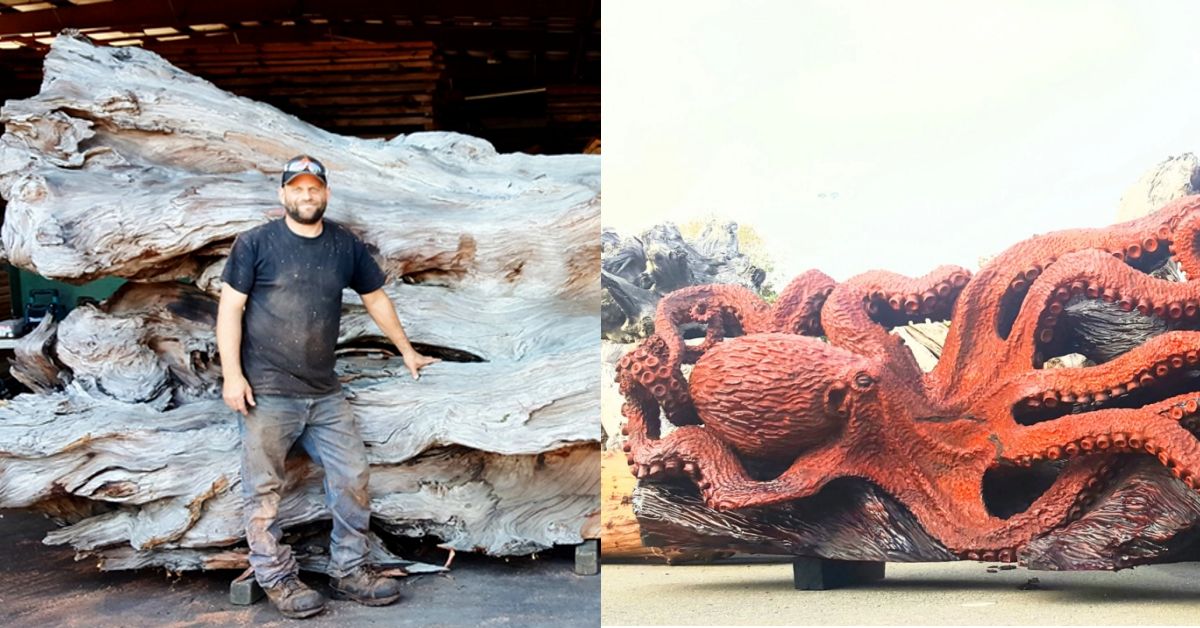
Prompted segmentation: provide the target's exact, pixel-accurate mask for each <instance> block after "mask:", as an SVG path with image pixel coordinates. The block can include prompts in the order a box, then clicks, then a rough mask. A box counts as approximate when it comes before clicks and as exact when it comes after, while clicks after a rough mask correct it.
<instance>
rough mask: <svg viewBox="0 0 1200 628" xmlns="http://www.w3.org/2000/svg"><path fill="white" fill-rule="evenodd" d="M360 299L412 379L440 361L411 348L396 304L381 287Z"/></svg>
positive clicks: (418, 376)
mask: <svg viewBox="0 0 1200 628" xmlns="http://www.w3.org/2000/svg"><path fill="white" fill-rule="evenodd" d="M362 301H363V305H365V306H366V308H367V314H370V315H371V319H372V320H374V321H375V324H376V325H379V329H380V330H382V331H383V333H384V335H385V336H387V337H388V340H391V341H392V344H394V345H396V348H397V349H399V350H400V355H401V356H402V357H403V358H404V365H405V366H407V367H408V371H409V372H410V373H412V376H413V379H421V374H420V371H421V369H423V368H425V367H426V366H428V365H430V364H433V363H434V362H440V361H441V360H439V359H437V358H430V357H426V356H423V355H421V354H420V353H417V350H416V349H413V346H412V344H410V343H409V342H408V336H407V335H406V334H405V333H404V326H403V325H401V324H400V317H399V316H396V306H395V305H393V304H392V300H391V299H389V298H388V295H387V293H386V292H384V291H383V288H380V289H378V290H376V291H374V292H368V293H366V294H364V295H362Z"/></svg>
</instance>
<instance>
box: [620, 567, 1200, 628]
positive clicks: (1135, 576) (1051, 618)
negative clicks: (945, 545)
mask: <svg viewBox="0 0 1200 628" xmlns="http://www.w3.org/2000/svg"><path fill="white" fill-rule="evenodd" d="M987 567H988V564H986V563H945V564H932V563H926V564H890V565H888V566H887V577H886V578H885V579H884V580H882V581H880V582H877V583H873V584H870V585H865V586H860V587H857V588H853V589H841V590H834V591H796V590H794V589H793V587H792V580H791V576H792V568H791V565H790V564H754V565H719V566H679V567H668V566H647V565H613V564H606V565H604V581H603V583H602V591H603V593H602V595H603V605H602V610H601V617H602V622H603V624H604V625H605V626H622V625H661V624H680V625H695V624H716V625H739V624H764V625H780V624H800V625H847V624H865V625H879V624H900V625H903V624H935V625H944V624H966V625H973V624H994V625H1011V624H1026V625H1029V624H1057V625H1095V624H1139V625H1146V624H1159V625H1163V624H1173V625H1177V624H1187V625H1197V624H1200V563H1178V564H1173V565H1154V566H1148V567H1137V568H1134V569H1127V570H1123V571H1119V572H1115V573H1113V572H1089V573H1080V572H1073V573H1063V572H1046V571H1036V572H1034V571H1027V570H1025V569H1020V568H1018V569H1015V570H1011V571H999V572H997V573H988V572H987ZM1031 578H1037V579H1038V582H1037V583H1036V588H1030V589H1028V590H1022V588H1021V587H1022V585H1026V584H1027V583H1028V582H1029V580H1030V579H1031Z"/></svg>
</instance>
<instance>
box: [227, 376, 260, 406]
mask: <svg viewBox="0 0 1200 628" xmlns="http://www.w3.org/2000/svg"><path fill="white" fill-rule="evenodd" d="M221 396H222V397H224V398H225V405H227V406H229V407H230V408H232V409H234V410H236V411H237V412H241V413H242V415H244V416H250V410H249V408H247V406H246V404H247V403H248V404H250V406H254V405H255V403H254V391H253V390H251V389H250V382H248V381H246V378H245V377H226V378H225V385H224V386H222V391H221Z"/></svg>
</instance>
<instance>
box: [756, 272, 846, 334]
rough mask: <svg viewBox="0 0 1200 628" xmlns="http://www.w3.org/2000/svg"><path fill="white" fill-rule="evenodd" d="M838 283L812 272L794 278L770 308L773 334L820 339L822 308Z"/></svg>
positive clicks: (821, 332)
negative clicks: (816, 337)
mask: <svg viewBox="0 0 1200 628" xmlns="http://www.w3.org/2000/svg"><path fill="white" fill-rule="evenodd" d="M835 287H837V282H836V281H834V280H833V279H832V278H830V277H829V275H826V274H825V273H823V272H821V271H819V270H816V269H813V270H809V271H807V272H805V273H804V274H802V275H800V276H799V277H796V278H795V279H793V280H792V281H791V283H789V284H788V285H787V287H786V288H784V289H783V292H780V293H779V298H778V299H777V300H776V301H775V305H774V307H773V308H772V318H773V327H774V330H775V331H780V332H786V333H792V334H801V335H804V336H821V335H824V334H825V329H824V328H823V327H821V308H822V306H824V305H825V300H826V299H827V298H828V297H829V294H830V293H831V292H833V289H834V288H835Z"/></svg>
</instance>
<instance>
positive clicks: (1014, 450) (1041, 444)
mask: <svg viewBox="0 0 1200 628" xmlns="http://www.w3.org/2000/svg"><path fill="white" fill-rule="evenodd" d="M1188 398H1189V399H1191V400H1193V401H1194V400H1196V398H1197V395H1195V394H1193V395H1191V396H1190V397H1188ZM1172 403H1174V400H1173V401H1172ZM1162 410H1164V407H1147V408H1136V409H1126V408H1112V409H1107V410H1096V411H1094V412H1085V413H1082V414H1076V415H1072V416H1070V417H1064V418H1062V419H1059V420H1058V421H1057V422H1056V423H1055V425H1053V426H1047V424H1039V425H1035V426H1030V427H1026V428H1022V429H1020V430H1017V431H1016V433H1015V434H1013V435H1011V436H1010V437H1009V438H1008V439H1007V441H1006V442H1007V443H1008V447H1007V449H1006V452H1005V454H1004V456H1005V458H1006V459H1008V460H1010V461H1015V462H1016V463H1017V464H1025V461H1026V460H1027V459H1029V460H1038V459H1042V458H1045V459H1050V460H1057V459H1060V458H1069V457H1072V456H1077V455H1086V454H1087V453H1089V452H1090V451H1093V450H1094V451H1099V452H1105V451H1113V452H1128V453H1141V454H1144V455H1148V456H1152V457H1154V458H1155V459H1157V460H1159V461H1160V462H1161V463H1162V464H1163V465H1164V466H1166V467H1167V468H1168V469H1170V470H1171V471H1172V472H1173V473H1174V474H1175V476H1176V477H1178V478H1180V479H1181V480H1183V481H1184V483H1186V484H1187V485H1188V487H1189V488H1200V482H1197V480H1200V441H1197V439H1196V437H1195V435H1193V434H1192V433H1191V432H1190V431H1188V430H1187V429H1186V428H1184V427H1183V426H1182V425H1181V424H1180V421H1178V420H1175V419H1172V418H1171V416H1170V413H1169V410H1167V414H1163V413H1162V412H1161V411H1162ZM1064 433H1065V434H1070V435H1071V437H1070V438H1069V439H1064V438H1063V434H1064ZM1064 441H1065V442H1064ZM1089 445H1090V447H1089Z"/></svg>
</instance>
